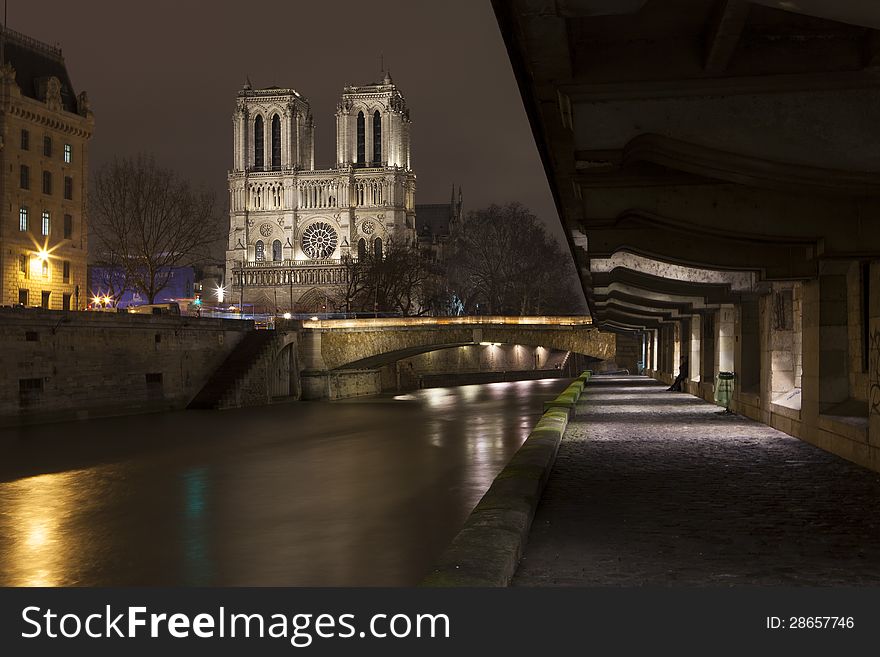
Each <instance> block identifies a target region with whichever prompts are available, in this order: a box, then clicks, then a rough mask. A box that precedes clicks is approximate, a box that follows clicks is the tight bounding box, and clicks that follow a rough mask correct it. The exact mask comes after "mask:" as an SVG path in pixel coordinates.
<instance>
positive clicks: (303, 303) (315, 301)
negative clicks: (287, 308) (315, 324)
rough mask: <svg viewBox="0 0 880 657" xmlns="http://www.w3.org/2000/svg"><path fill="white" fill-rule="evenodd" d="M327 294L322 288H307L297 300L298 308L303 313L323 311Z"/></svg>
mask: <svg viewBox="0 0 880 657" xmlns="http://www.w3.org/2000/svg"><path fill="white" fill-rule="evenodd" d="M325 297H326V294H325V293H324V292H323V291H321V290H320V289H318V288H316V287H313V288H311V289H309V290H307V291H306V292H305V293H303V295H302V296H301V297H300V298H299V301H297V302H296V310H297V312H301V313H312V312H323V309H322V306H323V305H324V300H325Z"/></svg>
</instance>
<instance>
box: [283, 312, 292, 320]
mask: <svg viewBox="0 0 880 657" xmlns="http://www.w3.org/2000/svg"><path fill="white" fill-rule="evenodd" d="M282 317H283V318H284V319H290V318H291V317H292V315H291V314H290V313H284V314H283V315H282Z"/></svg>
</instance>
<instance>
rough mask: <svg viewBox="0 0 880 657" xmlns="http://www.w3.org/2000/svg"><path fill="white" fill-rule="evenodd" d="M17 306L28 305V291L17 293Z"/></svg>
mask: <svg viewBox="0 0 880 657" xmlns="http://www.w3.org/2000/svg"><path fill="white" fill-rule="evenodd" d="M18 305H20V306H26V305H28V291H27V290H19V291H18Z"/></svg>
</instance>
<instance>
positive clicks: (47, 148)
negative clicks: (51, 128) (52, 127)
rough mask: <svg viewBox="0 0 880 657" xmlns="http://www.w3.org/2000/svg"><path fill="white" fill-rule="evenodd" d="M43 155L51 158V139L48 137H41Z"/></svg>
mask: <svg viewBox="0 0 880 657" xmlns="http://www.w3.org/2000/svg"><path fill="white" fill-rule="evenodd" d="M43 155H45V156H46V157H52V138H51V137H49V136H48V135H47V136H45V137H43Z"/></svg>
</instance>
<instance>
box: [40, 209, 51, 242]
mask: <svg viewBox="0 0 880 657" xmlns="http://www.w3.org/2000/svg"><path fill="white" fill-rule="evenodd" d="M42 228H43V230H42V233H43V236H44V237H48V235H49V211H48V210H43V227H42Z"/></svg>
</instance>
